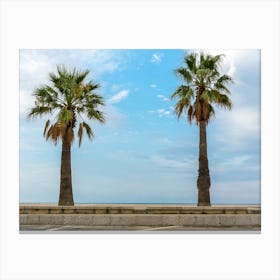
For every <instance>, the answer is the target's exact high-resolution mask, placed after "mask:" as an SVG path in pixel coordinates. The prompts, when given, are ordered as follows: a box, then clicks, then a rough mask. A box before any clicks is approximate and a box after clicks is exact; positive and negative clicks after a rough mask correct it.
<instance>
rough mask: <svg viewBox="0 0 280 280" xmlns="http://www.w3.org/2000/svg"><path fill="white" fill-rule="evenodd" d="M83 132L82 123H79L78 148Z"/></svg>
mask: <svg viewBox="0 0 280 280" xmlns="http://www.w3.org/2000/svg"><path fill="white" fill-rule="evenodd" d="M83 130H84V127H83V123H80V125H79V130H78V137H79V147H80V146H81V143H82V139H83Z"/></svg>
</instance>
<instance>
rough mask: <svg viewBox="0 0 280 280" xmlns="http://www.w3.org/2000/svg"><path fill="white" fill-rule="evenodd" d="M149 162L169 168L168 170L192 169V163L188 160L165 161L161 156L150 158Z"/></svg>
mask: <svg viewBox="0 0 280 280" xmlns="http://www.w3.org/2000/svg"><path fill="white" fill-rule="evenodd" d="M150 160H151V161H152V162H153V163H155V164H156V165H159V166H162V167H170V168H184V169H188V168H190V167H192V165H193V161H192V160H188V159H183V160H175V159H167V158H165V157H163V156H158V155H155V156H151V157H150Z"/></svg>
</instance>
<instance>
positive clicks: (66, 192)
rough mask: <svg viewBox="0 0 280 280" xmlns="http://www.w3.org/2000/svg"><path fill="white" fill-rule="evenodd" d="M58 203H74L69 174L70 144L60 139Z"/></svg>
mask: <svg viewBox="0 0 280 280" xmlns="http://www.w3.org/2000/svg"><path fill="white" fill-rule="evenodd" d="M58 205H74V201H73V192H72V176H71V144H69V143H68V142H67V141H65V140H63V141H62V151H61V167H60V194H59V202H58Z"/></svg>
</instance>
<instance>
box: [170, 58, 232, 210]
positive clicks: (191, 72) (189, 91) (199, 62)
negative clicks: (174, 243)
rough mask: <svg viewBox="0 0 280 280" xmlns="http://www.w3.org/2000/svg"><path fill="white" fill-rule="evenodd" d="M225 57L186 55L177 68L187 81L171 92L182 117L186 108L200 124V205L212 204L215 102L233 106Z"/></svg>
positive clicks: (189, 118)
mask: <svg viewBox="0 0 280 280" xmlns="http://www.w3.org/2000/svg"><path fill="white" fill-rule="evenodd" d="M222 58H223V55H215V56H212V55H209V54H204V53H200V54H197V53H191V54H188V55H186V56H185V58H184V66H183V67H180V68H178V69H176V70H175V73H176V74H177V75H178V76H179V77H180V78H182V80H183V81H184V82H185V85H181V86H179V87H178V88H177V89H176V91H175V92H174V93H173V94H172V95H171V99H174V98H177V100H178V101H177V103H176V105H175V108H174V109H175V114H176V115H177V116H178V118H180V117H181V115H182V113H183V112H185V113H186V115H187V118H188V120H189V122H190V123H191V122H192V121H193V120H195V122H196V124H197V125H198V126H199V169H198V179H197V188H198V203H197V205H198V206H210V205H211V203H210V193H209V189H210V175H209V167H208V156H207V141H206V126H207V124H208V122H209V120H210V119H211V118H212V117H213V116H214V114H215V111H214V107H213V105H214V104H215V105H217V106H219V107H222V108H225V109H229V110H230V109H231V107H232V103H231V100H230V98H229V97H228V96H227V94H230V91H229V89H228V88H227V84H228V83H230V82H233V80H232V78H231V77H230V76H229V75H226V74H221V72H220V68H221V62H222Z"/></svg>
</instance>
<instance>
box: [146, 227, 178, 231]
mask: <svg viewBox="0 0 280 280" xmlns="http://www.w3.org/2000/svg"><path fill="white" fill-rule="evenodd" d="M179 227H180V226H168V227H158V228H147V229H144V230H149V231H150V230H161V229H167V228H179Z"/></svg>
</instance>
